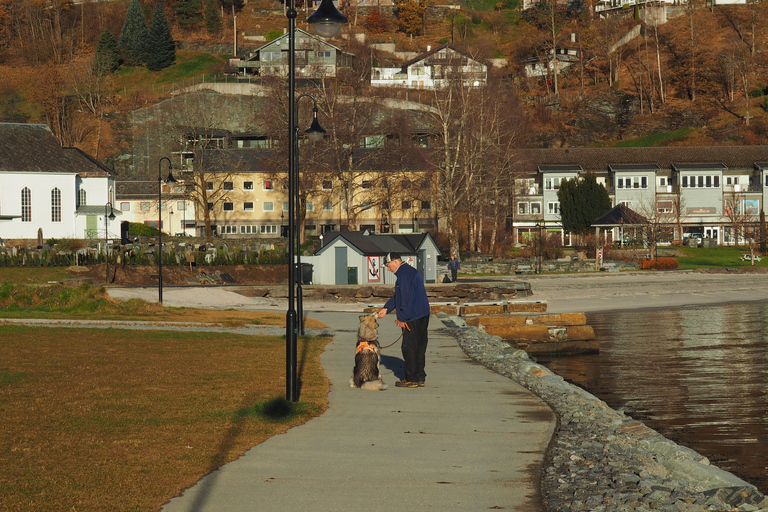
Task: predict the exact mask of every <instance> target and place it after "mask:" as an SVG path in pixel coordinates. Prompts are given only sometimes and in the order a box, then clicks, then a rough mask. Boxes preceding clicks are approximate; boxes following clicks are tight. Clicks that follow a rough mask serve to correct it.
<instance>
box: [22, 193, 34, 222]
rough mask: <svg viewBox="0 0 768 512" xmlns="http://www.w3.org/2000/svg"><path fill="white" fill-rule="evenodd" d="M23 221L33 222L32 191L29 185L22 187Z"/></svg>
mask: <svg viewBox="0 0 768 512" xmlns="http://www.w3.org/2000/svg"><path fill="white" fill-rule="evenodd" d="M21 222H32V192H31V191H30V190H29V189H28V188H27V187H24V188H23V189H21Z"/></svg>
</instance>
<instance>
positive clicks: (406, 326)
mask: <svg viewBox="0 0 768 512" xmlns="http://www.w3.org/2000/svg"><path fill="white" fill-rule="evenodd" d="M403 323H404V324H405V328H406V329H408V330H409V331H410V330H411V328H410V327H408V323H406V322H403ZM403 335H405V331H403V334H401V335H400V337H399V338H397V339H396V340H395V341H393V342H392V343H390V344H389V345H387V346H386V347H381V350H384V349H385V348H389V347H391V346H392V345H394V344H395V343H397V342H398V341H400V340H401V339H402V338H403Z"/></svg>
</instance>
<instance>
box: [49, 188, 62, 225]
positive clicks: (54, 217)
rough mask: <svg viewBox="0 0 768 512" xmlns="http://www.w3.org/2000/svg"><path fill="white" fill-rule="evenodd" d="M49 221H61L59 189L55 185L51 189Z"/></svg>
mask: <svg viewBox="0 0 768 512" xmlns="http://www.w3.org/2000/svg"><path fill="white" fill-rule="evenodd" d="M51 221H52V222H61V190H59V189H58V188H57V187H54V188H53V190H51Z"/></svg>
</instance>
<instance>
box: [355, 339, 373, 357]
mask: <svg viewBox="0 0 768 512" xmlns="http://www.w3.org/2000/svg"><path fill="white" fill-rule="evenodd" d="M363 350H368V351H370V352H376V346H375V345H373V344H372V342H367V341H361V342H360V343H358V344H357V350H356V351H355V354H359V353H360V352H362V351H363Z"/></svg>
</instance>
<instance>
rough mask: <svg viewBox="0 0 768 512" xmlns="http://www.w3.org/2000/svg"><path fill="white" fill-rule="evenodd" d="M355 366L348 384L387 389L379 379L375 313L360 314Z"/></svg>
mask: <svg viewBox="0 0 768 512" xmlns="http://www.w3.org/2000/svg"><path fill="white" fill-rule="evenodd" d="M355 347H356V353H355V367H354V369H353V370H352V378H351V379H349V386H350V387H353V388H360V389H367V390H370V391H382V390H385V389H387V386H386V385H385V384H384V381H383V380H382V379H381V372H380V371H379V363H381V346H380V345H379V322H377V321H376V315H360V326H359V327H358V328H357V344H356V345H355Z"/></svg>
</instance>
